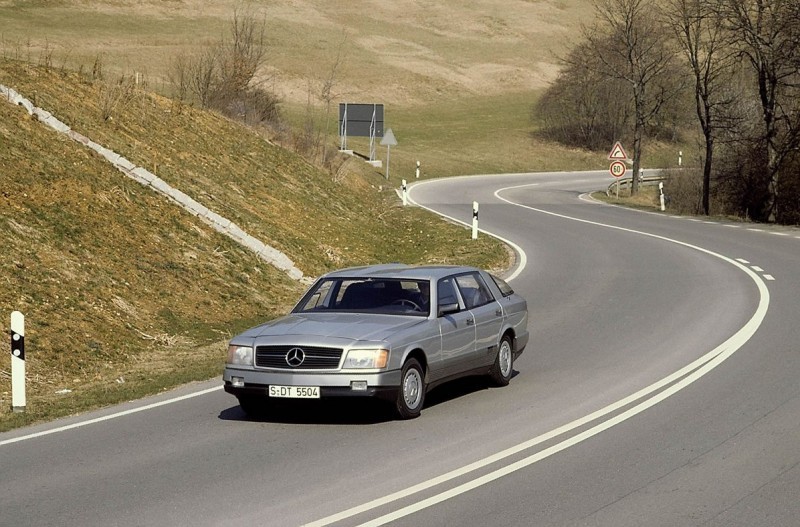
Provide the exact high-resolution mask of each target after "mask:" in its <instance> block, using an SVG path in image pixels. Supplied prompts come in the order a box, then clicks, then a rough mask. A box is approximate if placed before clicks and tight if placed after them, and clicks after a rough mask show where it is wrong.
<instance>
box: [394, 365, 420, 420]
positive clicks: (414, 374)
mask: <svg viewBox="0 0 800 527" xmlns="http://www.w3.org/2000/svg"><path fill="white" fill-rule="evenodd" d="M424 379H425V374H424V373H423V371H422V366H421V365H420V363H419V361H417V359H408V360H407V361H406V363H405V364H404V365H403V371H402V373H401V374H400V389H399V390H398V391H397V401H396V403H395V409H396V410H397V415H398V416H399V417H400V419H414V418H415V417H419V414H420V413H421V412H422V404H423V403H424V402H425V381H424Z"/></svg>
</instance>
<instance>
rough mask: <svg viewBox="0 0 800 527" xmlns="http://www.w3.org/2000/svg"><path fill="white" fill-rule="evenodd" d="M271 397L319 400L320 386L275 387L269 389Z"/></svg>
mask: <svg viewBox="0 0 800 527" xmlns="http://www.w3.org/2000/svg"><path fill="white" fill-rule="evenodd" d="M269 396H270V397H283V398H286V399H319V386H274V385H271V386H270V387H269Z"/></svg>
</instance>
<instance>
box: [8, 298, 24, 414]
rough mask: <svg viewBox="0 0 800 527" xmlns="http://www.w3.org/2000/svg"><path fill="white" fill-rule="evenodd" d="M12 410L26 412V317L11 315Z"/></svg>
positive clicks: (16, 313) (16, 312)
mask: <svg viewBox="0 0 800 527" xmlns="http://www.w3.org/2000/svg"><path fill="white" fill-rule="evenodd" d="M11 409H12V410H13V411H14V412H24V411H25V316H24V315H23V314H22V313H20V312H19V311H14V312H13V313H11Z"/></svg>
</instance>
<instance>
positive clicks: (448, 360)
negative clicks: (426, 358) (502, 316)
mask: <svg viewBox="0 0 800 527" xmlns="http://www.w3.org/2000/svg"><path fill="white" fill-rule="evenodd" d="M436 291H437V294H436V302H437V310H436V312H437V315H438V316H437V322H438V324H439V332H440V334H441V337H442V352H441V356H440V359H439V361H438V364H437V365H436V366H437V367H434V365H431V375H432V376H435V378H433V379H431V380H438V379H441V378H443V377H450V376H452V375H457V374H458V373H460V372H461V371H464V369H465V368H468V367H469V363H470V360H471V358H472V356H473V355H474V354H475V320H474V317H473V315H472V313H471V312H470V311H468V310H467V309H466V308H465V305H464V302H463V300H462V299H461V297H460V296H459V294H458V290H457V286H456V282H455V277H452V276H450V277H447V278H443V279H440V280H439V282H438V284H437V288H436ZM454 305H455V306H457V309H456V310H452V309H450V310H448V312H447V313H445V314H439V310H440V309H441V308H442V307H443V306H454Z"/></svg>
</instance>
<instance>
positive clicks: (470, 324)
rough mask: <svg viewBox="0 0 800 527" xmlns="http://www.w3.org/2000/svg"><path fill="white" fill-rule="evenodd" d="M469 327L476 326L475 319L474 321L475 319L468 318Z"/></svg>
mask: <svg viewBox="0 0 800 527" xmlns="http://www.w3.org/2000/svg"><path fill="white" fill-rule="evenodd" d="M467 325H468V326H473V325H475V319H474V318H468V319H467Z"/></svg>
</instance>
